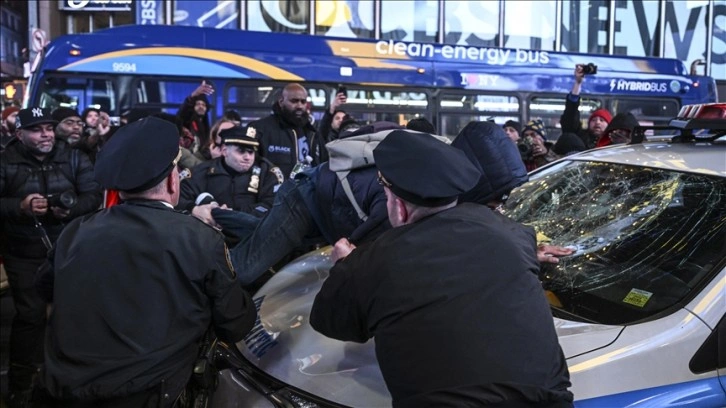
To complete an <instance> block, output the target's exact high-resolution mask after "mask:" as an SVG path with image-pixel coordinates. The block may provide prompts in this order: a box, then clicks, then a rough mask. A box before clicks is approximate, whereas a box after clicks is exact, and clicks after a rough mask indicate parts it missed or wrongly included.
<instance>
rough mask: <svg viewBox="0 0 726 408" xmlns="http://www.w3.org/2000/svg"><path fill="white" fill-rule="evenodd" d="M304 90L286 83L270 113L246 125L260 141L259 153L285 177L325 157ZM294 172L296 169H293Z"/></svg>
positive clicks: (324, 159) (323, 147)
mask: <svg viewBox="0 0 726 408" xmlns="http://www.w3.org/2000/svg"><path fill="white" fill-rule="evenodd" d="M307 98H308V93H307V91H306V90H305V88H303V87H302V86H301V85H300V84H288V85H287V86H285V88H284V89H283V90H282V96H281V97H280V99H279V100H278V101H277V102H275V104H274V105H273V106H272V115H270V116H268V117H266V118H263V119H260V120H257V121H255V122H252V123H250V124H249V128H251V129H254V130H255V132H256V133H257V136H258V138H259V141H260V150H259V151H260V155H262V156H263V157H265V158H267V159H268V160H270V161H271V162H273V163H275V164H276V165H277V166H279V167H280V170H282V174H283V175H285V177H291V176H293V175H294V174H293V168H295V169H296V170H302V169H304V168H307V167H309V166H317V165H318V164H320V163H322V162H324V161H327V160H328V154H327V151H326V150H325V140H322V139H323V138H322V137H320V136H318V135H317V134H316V132H315V128H314V127H313V125H311V124H310V121H309V120H308V113H307V111H306V109H305V105H306V102H307ZM295 173H297V171H296V172H295Z"/></svg>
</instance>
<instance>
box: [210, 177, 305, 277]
mask: <svg viewBox="0 0 726 408" xmlns="http://www.w3.org/2000/svg"><path fill="white" fill-rule="evenodd" d="M314 193H315V179H314V178H302V179H297V180H294V181H293V180H290V181H286V182H285V183H283V184H282V186H280V189H279V190H278V191H277V193H276V194H275V201H274V202H273V204H272V208H270V210H269V211H268V213H267V215H266V216H265V217H264V218H262V219H261V220H260V219H259V218H257V217H254V216H252V215H249V214H245V213H241V212H237V211H229V210H221V209H213V210H212V216H213V217H214V220H215V221H216V222H217V223H218V224H219V225H220V226H222V228H223V229H224V230H226V231H228V232H230V233H233V234H235V235H237V236H239V237H240V238H241V239H242V240H241V241H240V243H239V244H237V245H236V246H235V247H234V248H232V249H231V250H230V257H231V259H232V265H233V266H234V268H235V270H236V271H237V279H239V281H240V283H241V284H242V285H249V284H251V283H252V282H254V281H255V279H257V278H259V277H260V276H262V274H264V273H265V271H267V269H269V268H270V267H271V266H273V265H275V264H276V263H277V262H279V261H280V260H281V259H282V258H284V257H285V256H286V255H288V254H289V253H290V252H292V251H293V250H294V249H295V248H297V247H299V246H301V245H302V244H303V243H305V242H306V241H305V237H306V236H309V235H311V234H314V233H316V232H317V226H316V222H315V218H316V215H318V214H315V215H314V214H313V213H315V211H310V210H309V207H308V206H309V205H310V203H311V201H310V200H311V198H313V197H314V195H315V194H314Z"/></svg>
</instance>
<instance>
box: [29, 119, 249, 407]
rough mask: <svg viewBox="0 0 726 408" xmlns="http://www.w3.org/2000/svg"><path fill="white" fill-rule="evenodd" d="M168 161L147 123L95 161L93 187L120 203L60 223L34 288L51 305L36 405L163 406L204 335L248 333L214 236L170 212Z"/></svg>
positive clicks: (175, 186)
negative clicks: (112, 193)
mask: <svg viewBox="0 0 726 408" xmlns="http://www.w3.org/2000/svg"><path fill="white" fill-rule="evenodd" d="M179 157H180V151H179V133H178V129H177V128H176V126H174V125H173V124H170V123H168V122H167V121H164V120H163V119H160V118H156V117H149V118H145V119H141V120H138V121H136V122H133V123H131V124H128V125H126V126H124V127H122V128H121V129H119V130H118V132H117V133H116V135H114V137H113V138H112V139H111V140H110V141H109V142H108V143H107V144H106V146H105V147H104V148H103V150H101V152H100V153H99V155H98V161H97V162H96V178H97V179H98V181H99V182H100V183H101V185H102V186H103V187H105V188H108V189H114V190H119V191H120V192H121V193H120V194H121V197H122V198H123V200H124V202H123V203H122V204H119V205H115V206H113V207H111V208H108V209H106V210H103V211H100V212H97V213H94V214H91V215H87V216H84V217H83V218H82V219H79V220H76V221H75V222H72V223H70V224H69V225H68V226H67V227H66V230H65V232H64V233H63V235H62V237H61V238H60V239H59V240H58V242H57V245H56V247H55V251H54V253H51V254H50V256H49V263H48V264H47V265H46V268H45V269H44V270H43V271H42V273H41V275H40V277H39V279H38V287H39V289H40V292H41V293H43V294H44V296H45V297H46V299H47V300H48V301H52V302H53V305H52V313H51V317H50V322H49V326H48V327H49V329H48V330H49V335H48V337H47V347H46V358H45V367H44V369H43V370H42V372H41V373H40V380H39V386H38V390H37V392H36V393H35V399H36V404H37V406H41V407H56V406H65V405H68V406H87V407H91V406H94V407H105V406H113V407H171V406H172V405H174V404H175V401H176V400H177V397H178V396H180V394H181V393H182V390H183V389H184V387H185V385H186V384H187V382H188V381H189V379H190V377H191V376H192V371H193V368H194V364H195V361H196V360H197V357H198V355H199V342H200V340H201V339H202V337H203V336H204V335H205V332H207V331H208V330H209V329H210V328H211V329H213V331H214V334H216V336H218V337H219V339H221V340H223V341H227V342H231V343H234V342H237V341H239V340H241V339H242V337H243V336H244V335H245V334H246V333H247V332H248V331H249V330H250V329H251V327H252V326H253V324H254V321H255V318H256V311H255V307H254V304H253V303H252V300H251V299H250V297H249V295H248V294H247V293H245V292H244V291H243V290H242V289H241V288H240V286H239V285H238V284H237V282H236V278H235V271H234V269H233V268H232V266H231V264H230V262H229V254H228V253H227V247H226V245H225V244H224V239H223V237H222V235H221V234H220V233H218V232H217V231H215V230H214V229H213V228H210V227H208V226H207V225H204V224H203V223H202V222H200V221H199V220H197V219H195V218H193V217H190V216H188V215H185V214H181V213H179V212H176V211H174V210H173V206H174V205H175V204H176V202H177V200H178V198H179V174H178V172H177V171H176V165H177V161H178V160H179ZM208 369H212V368H211V367H208ZM210 386H211V385H210ZM209 391H211V390H209Z"/></svg>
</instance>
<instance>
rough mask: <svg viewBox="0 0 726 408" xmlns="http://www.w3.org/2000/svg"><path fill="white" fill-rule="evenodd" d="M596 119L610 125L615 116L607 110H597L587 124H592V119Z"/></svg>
mask: <svg viewBox="0 0 726 408" xmlns="http://www.w3.org/2000/svg"><path fill="white" fill-rule="evenodd" d="M595 117H598V118H602V119H604V120H605V122H607V123H610V121H611V120H613V116H612V115H611V114H610V112H608V110H607V109H605V108H600V109H595V111H593V112H592V113H591V114H590V117H589V118H588V119H587V123H590V121H591V120H592V118H595Z"/></svg>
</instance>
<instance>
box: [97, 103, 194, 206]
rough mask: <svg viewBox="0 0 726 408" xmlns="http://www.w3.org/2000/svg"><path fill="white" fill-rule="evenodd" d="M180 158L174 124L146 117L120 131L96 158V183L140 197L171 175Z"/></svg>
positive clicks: (176, 131)
mask: <svg viewBox="0 0 726 408" xmlns="http://www.w3.org/2000/svg"><path fill="white" fill-rule="evenodd" d="M180 158H181V150H180V149H179V133H178V130H177V128H176V126H174V124H173V123H170V122H168V121H166V120H164V119H160V118H156V117H147V118H143V119H140V120H137V121H136V122H133V123H129V124H128V125H124V126H122V127H120V128H119V129H118V130H117V131H116V133H114V135H113V137H112V138H111V139H110V140H109V141H108V142H107V143H106V144H105V145H104V146H103V149H101V151H100V152H98V156H97V158H96V165H95V168H94V170H95V174H96V181H98V182H99V184H101V186H103V187H104V188H107V189H113V190H120V191H126V192H129V193H137V192H141V191H145V190H148V189H150V188H151V187H154V186H156V185H157V184H159V182H160V181H161V180H163V179H164V178H165V177H167V176H168V175H169V173H171V171H172V170H173V169H174V168H175V167H176V163H177V162H178V161H179V159H180Z"/></svg>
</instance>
